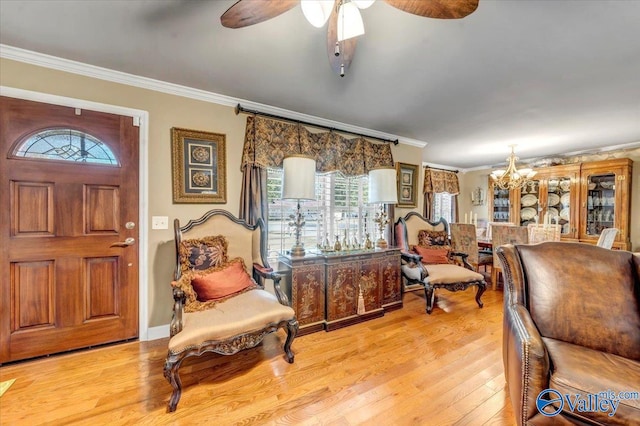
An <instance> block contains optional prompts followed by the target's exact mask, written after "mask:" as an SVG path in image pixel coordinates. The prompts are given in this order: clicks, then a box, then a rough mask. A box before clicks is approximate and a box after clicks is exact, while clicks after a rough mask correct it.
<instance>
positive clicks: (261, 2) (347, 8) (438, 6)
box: [220, 0, 479, 77]
mask: <svg viewBox="0 0 640 426" xmlns="http://www.w3.org/2000/svg"><path fill="white" fill-rule="evenodd" d="M374 1H375V0H239V1H238V2H236V3H235V4H234V5H233V6H231V7H230V8H229V9H228V10H227V11H226V12H225V13H223V14H222V16H221V17H220V21H221V22H222V25H223V26H225V27H227V28H242V27H248V26H250V25H254V24H259V23H260V22H264V21H266V20H269V19H271V18H275V17H276V16H278V15H281V14H283V13H284V12H286V11H288V10H289V9H292V8H294V7H295V6H296V5H298V3H300V4H301V6H302V11H303V13H304V15H305V17H306V18H307V20H308V21H309V22H310V23H311V24H312V25H314V26H316V27H318V28H320V27H322V26H324V24H325V23H326V22H327V21H328V22H329V25H328V26H327V54H328V56H329V63H330V64H331V68H333V70H334V71H335V72H336V73H338V74H340V76H341V77H344V74H345V70H346V69H347V68H349V65H350V64H351V60H352V59H353V55H354V54H355V49H356V41H357V38H356V37H357V36H359V35H362V34H364V26H363V23H362V17H361V16H360V12H359V11H358V9H365V8H367V7H369V6H371V5H372V4H373V3H374ZM384 1H386V2H387V3H388V4H390V5H391V6H393V7H395V8H397V9H400V10H402V11H404V12H408V13H411V14H414V15H418V16H424V17H427V18H439V19H460V18H464V17H465V16H467V15H470V14H471V13H473V12H474V11H475V10H476V9H477V7H478V2H479V0H384Z"/></svg>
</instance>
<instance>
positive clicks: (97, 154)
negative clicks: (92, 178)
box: [13, 129, 119, 166]
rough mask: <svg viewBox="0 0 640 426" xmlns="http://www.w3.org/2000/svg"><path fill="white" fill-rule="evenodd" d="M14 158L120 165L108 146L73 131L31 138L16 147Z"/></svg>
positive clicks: (42, 134)
mask: <svg viewBox="0 0 640 426" xmlns="http://www.w3.org/2000/svg"><path fill="white" fill-rule="evenodd" d="M13 156H14V157H23V158H33V159H39V160H63V161H73V162H76V163H92V164H106V165H111V166H118V165H119V161H118V159H117V158H116V156H115V155H114V153H113V151H112V150H111V149H110V148H109V147H108V146H107V144H105V143H104V142H102V141H100V140H99V139H97V138H96V137H94V136H91V135H90V134H88V133H84V132H81V131H78V130H73V129H47V130H43V131H40V132H38V133H36V134H34V135H31V136H30V137H29V138H27V139H26V140H25V141H24V142H22V143H21V144H19V145H18V146H17V147H16V149H15V150H14V151H13Z"/></svg>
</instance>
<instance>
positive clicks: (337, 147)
mask: <svg viewBox="0 0 640 426" xmlns="http://www.w3.org/2000/svg"><path fill="white" fill-rule="evenodd" d="M290 154H304V155H308V156H310V157H312V158H314V159H315V160H316V171H317V172H320V173H325V172H334V171H340V172H342V173H343V174H345V175H347V176H359V175H364V174H367V173H368V172H369V170H372V169H377V168H385V167H391V168H393V167H394V164H393V156H392V154H391V147H390V146H389V144H386V143H384V144H380V143H374V142H371V141H369V140H368V139H365V138H362V137H358V138H354V139H347V138H345V137H343V136H341V135H339V134H337V133H335V132H326V131H325V132H311V131H309V130H308V129H307V128H306V127H304V126H302V125H300V124H295V123H287V122H283V121H279V120H274V119H270V118H266V117H261V116H249V117H247V128H246V131H245V140H244V149H243V152H242V164H241V167H240V168H241V169H244V168H245V166H247V165H250V166H254V167H260V168H267V167H274V168H279V167H282V160H283V159H284V157H286V156H287V155H290Z"/></svg>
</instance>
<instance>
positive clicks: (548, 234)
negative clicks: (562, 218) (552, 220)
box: [527, 223, 562, 244]
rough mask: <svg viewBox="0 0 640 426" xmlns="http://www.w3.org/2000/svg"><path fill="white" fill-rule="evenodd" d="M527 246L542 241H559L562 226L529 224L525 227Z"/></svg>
mask: <svg viewBox="0 0 640 426" xmlns="http://www.w3.org/2000/svg"><path fill="white" fill-rule="evenodd" d="M527 229H528V233H529V244H536V243H542V242H544V241H560V236H561V233H562V225H557V224H555V225H551V224H546V225H545V224H541V223H530V224H529V225H527Z"/></svg>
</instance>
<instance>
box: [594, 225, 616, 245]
mask: <svg viewBox="0 0 640 426" xmlns="http://www.w3.org/2000/svg"><path fill="white" fill-rule="evenodd" d="M616 235H618V228H605V229H603V230H602V232H601V233H600V238H598V242H597V243H596V245H597V246H598V247H603V248H606V249H611V247H613V242H614V241H615V240H616Z"/></svg>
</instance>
